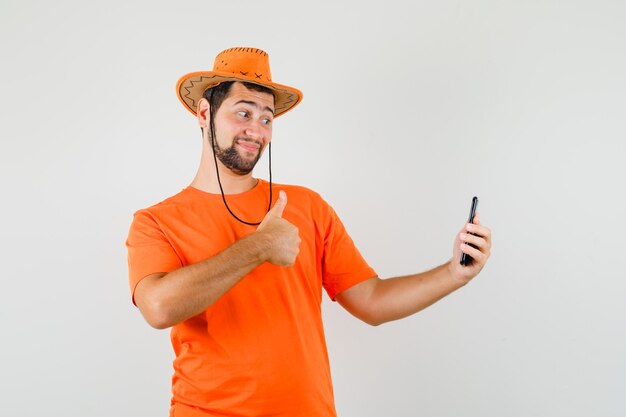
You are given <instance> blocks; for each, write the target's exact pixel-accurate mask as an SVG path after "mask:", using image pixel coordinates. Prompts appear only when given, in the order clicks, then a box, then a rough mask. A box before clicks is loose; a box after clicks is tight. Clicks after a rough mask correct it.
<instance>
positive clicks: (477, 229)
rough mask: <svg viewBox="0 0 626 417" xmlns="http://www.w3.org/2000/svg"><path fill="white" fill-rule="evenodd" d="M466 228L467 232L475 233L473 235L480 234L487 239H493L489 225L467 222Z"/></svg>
mask: <svg viewBox="0 0 626 417" xmlns="http://www.w3.org/2000/svg"><path fill="white" fill-rule="evenodd" d="M463 229H464V230H466V231H467V232H469V233H471V234H473V235H478V236H482V237H484V238H486V239H491V230H489V228H488V227H485V226H483V225H481V224H478V223H465V227H464V228H463Z"/></svg>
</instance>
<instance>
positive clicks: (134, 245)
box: [126, 180, 376, 417]
mask: <svg viewBox="0 0 626 417" xmlns="http://www.w3.org/2000/svg"><path fill="white" fill-rule="evenodd" d="M279 190H284V191H285V192H286V193H287V199H288V202H287V206H286V208H285V210H284V212H283V218H284V219H286V220H287V221H289V222H291V223H292V224H294V225H295V226H297V227H298V229H299V234H300V238H301V239H302V242H301V244H300V253H299V254H298V256H297V258H296V262H295V265H294V266H293V267H291V268H283V267H278V266H275V265H272V264H269V263H267V262H266V263H264V264H262V265H260V266H259V267H257V268H256V269H255V270H253V271H252V272H250V273H249V274H248V275H247V276H245V277H244V278H243V279H242V280H241V281H239V282H238V283H237V284H236V285H235V286H234V287H233V288H231V289H230V290H229V291H228V292H227V293H226V294H224V295H223V296H222V297H221V298H220V299H219V300H218V301H217V302H216V303H215V304H213V305H212V306H210V307H209V308H207V309H206V310H205V311H204V312H203V313H201V314H198V315H197V316H195V317H192V318H190V319H188V320H185V321H184V322H181V323H179V324H177V325H175V326H174V327H173V328H172V330H171V340H172V345H173V347H174V351H175V353H176V359H175V360H174V376H173V379H172V393H173V398H172V408H171V411H170V413H171V414H170V415H171V416H175V417H200V416H226V415H227V416H257V415H273V416H335V415H336V412H335V406H334V398H333V389H332V383H331V375H330V367H329V361H328V354H327V350H326V342H325V339H324V329H323V326H322V317H321V302H322V287H323V288H324V289H325V290H326V292H327V293H328V295H329V296H330V298H331V299H334V298H335V296H336V295H337V294H339V293H340V292H341V291H343V290H345V289H347V288H349V287H351V286H353V285H355V284H357V283H359V282H362V281H364V280H366V279H368V278H372V277H374V276H376V273H375V272H374V270H373V269H372V268H370V267H369V266H368V265H367V263H366V262H365V261H364V259H363V258H362V256H361V255H360V253H359V251H358V250H357V249H356V247H355V246H354V243H353V242H352V239H351V238H350V236H349V235H348V234H347V233H346V231H345V229H344V227H343V225H342V223H341V221H340V220H339V218H338V217H337V215H336V214H335V212H334V211H333V209H332V208H331V207H330V206H329V205H328V204H327V203H326V202H325V201H324V200H322V198H321V197H320V196H319V195H318V194H316V193H315V192H313V191H311V190H308V189H306V188H303V187H297V186H288V185H278V184H274V186H273V199H274V200H276V198H277V197H278V192H279ZM226 199H227V202H228V205H229V207H230V208H231V210H232V211H233V212H234V213H235V214H236V215H237V216H238V217H239V218H241V219H244V220H246V221H251V222H252V221H259V220H261V219H262V218H263V217H264V215H265V213H266V210H267V206H268V202H269V183H267V182H266V181H263V180H259V182H258V184H257V185H256V186H255V187H254V188H252V189H251V190H250V191H247V192H244V193H241V194H234V195H227V196H226ZM274 203H275V201H274V202H273V203H272V205H273V204H274ZM255 230H256V226H248V225H245V224H242V223H240V222H238V221H237V220H236V219H234V218H233V217H232V216H231V215H230V214H229V213H228V211H227V210H226V208H225V207H224V203H223V201H222V197H221V195H219V194H209V193H206V192H203V191H200V190H198V189H195V188H193V187H187V188H185V189H184V190H183V191H181V192H180V193H178V194H176V195H175V196H173V197H171V198H168V199H167V200H165V201H163V202H161V203H159V204H156V205H154V206H152V207H150V208H147V209H144V210H139V211H138V212H137V213H135V217H134V220H133V223H132V225H131V228H130V232H129V236H128V240H127V242H126V245H127V247H128V264H129V274H130V285H131V291H132V292H133V293H134V290H135V288H136V286H137V283H138V282H139V281H140V280H141V279H142V278H143V277H145V276H147V275H150V274H153V273H156V272H169V271H172V270H175V269H177V268H180V267H182V266H185V265H190V264H194V263H197V262H200V261H203V260H205V259H207V258H209V257H211V256H213V255H215V254H217V253H218V252H220V251H222V250H223V249H225V248H226V247H228V246H229V245H231V244H232V243H234V242H235V241H237V240H238V239H241V238H242V237H244V236H246V235H248V234H250V233H253V232H254V231H255Z"/></svg>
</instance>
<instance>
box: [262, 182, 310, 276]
mask: <svg viewBox="0 0 626 417" xmlns="http://www.w3.org/2000/svg"><path fill="white" fill-rule="evenodd" d="M286 206H287V194H286V193H285V192H284V191H280V193H279V195H278V201H276V204H274V207H272V209H271V210H270V211H268V212H267V214H266V215H265V218H264V219H263V221H262V222H261V224H260V225H259V227H258V228H257V230H256V233H258V235H259V237H261V238H262V239H263V242H265V244H266V247H267V251H266V260H267V261H268V262H269V263H271V264H274V265H278V266H293V264H294V263H295V261H296V256H297V255H298V252H300V241H301V239H300V236H299V235H298V228H297V227H296V226H294V225H293V224H291V223H289V222H288V221H287V220H285V219H283V217H282V216H283V211H284V210H285V207H286Z"/></svg>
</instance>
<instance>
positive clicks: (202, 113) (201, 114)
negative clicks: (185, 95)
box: [197, 97, 209, 128]
mask: <svg viewBox="0 0 626 417" xmlns="http://www.w3.org/2000/svg"><path fill="white" fill-rule="evenodd" d="M197 115H198V125H200V127H202V128H205V127H208V126H209V101H208V100H207V99H206V98H204V97H202V98H201V99H200V101H198V111H197Z"/></svg>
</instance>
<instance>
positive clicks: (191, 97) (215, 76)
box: [176, 71, 302, 117]
mask: <svg viewBox="0 0 626 417" xmlns="http://www.w3.org/2000/svg"><path fill="white" fill-rule="evenodd" d="M224 81H241V82H247V83H253V84H258V85H261V86H263V87H267V88H269V89H270V90H272V91H273V92H274V117H278V116H280V115H282V114H285V113H286V112H288V111H289V110H291V109H293V108H294V107H295V106H296V105H297V104H298V103H300V101H302V92H301V91H300V90H298V89H296V88H293V87H288V86H286V85H282V84H276V83H273V82H271V81H265V80H257V81H255V80H254V79H250V78H248V77H244V76H242V77H238V76H237V75H235V74H233V73H230V72H221V71H199V72H191V73H189V74H186V75H183V76H182V77H181V78H180V79H179V80H178V83H177V84H176V94H177V96H178V99H179V100H180V102H181V103H183V106H185V108H186V109H187V110H189V111H190V112H191V113H192V114H193V115H194V116H195V115H196V112H197V108H198V102H199V101H200V99H201V98H202V95H203V94H204V92H205V91H206V89H208V88H211V87H214V86H216V85H217V84H219V83H221V82H224Z"/></svg>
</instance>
